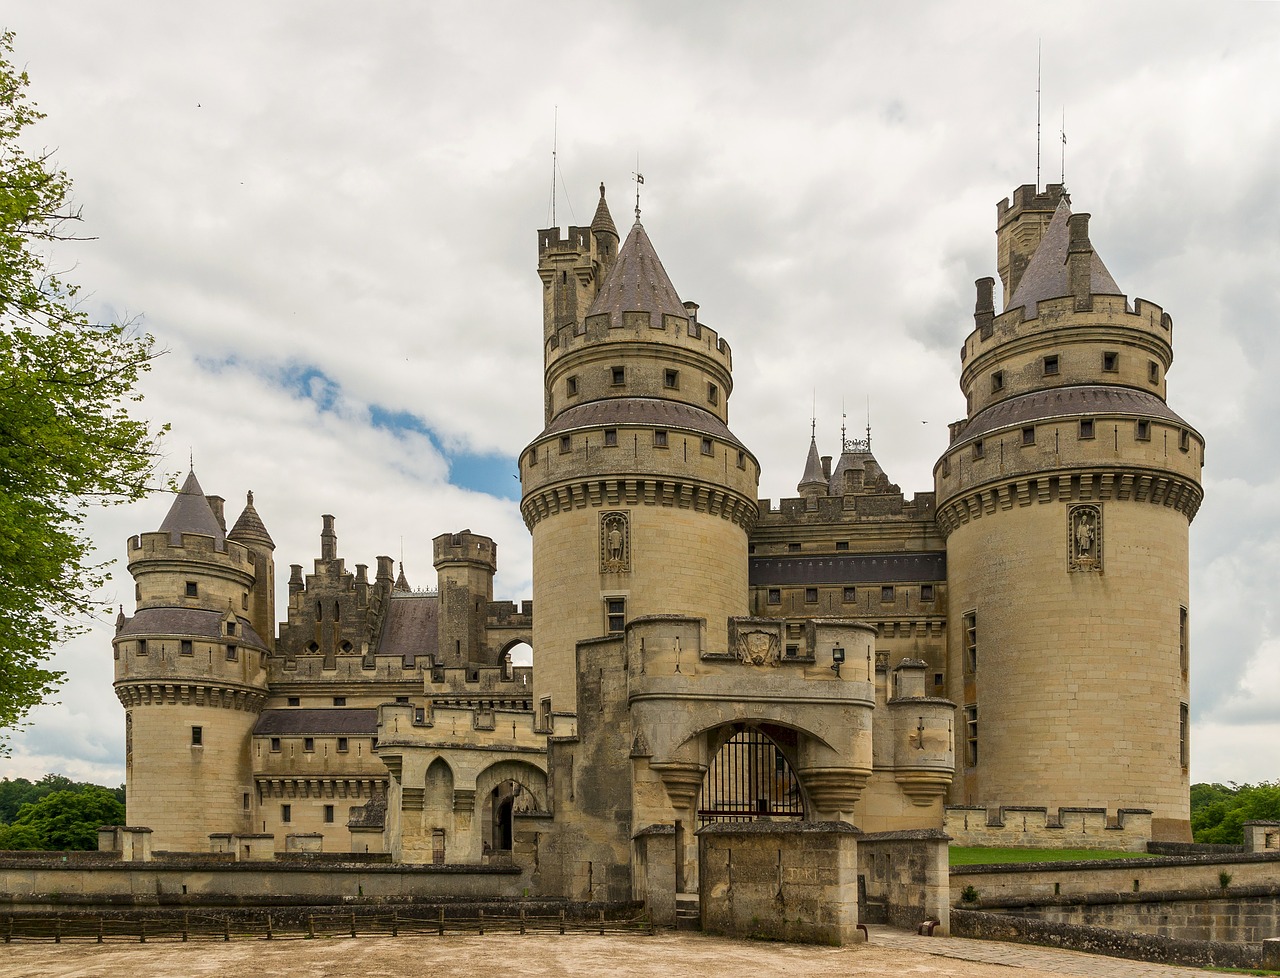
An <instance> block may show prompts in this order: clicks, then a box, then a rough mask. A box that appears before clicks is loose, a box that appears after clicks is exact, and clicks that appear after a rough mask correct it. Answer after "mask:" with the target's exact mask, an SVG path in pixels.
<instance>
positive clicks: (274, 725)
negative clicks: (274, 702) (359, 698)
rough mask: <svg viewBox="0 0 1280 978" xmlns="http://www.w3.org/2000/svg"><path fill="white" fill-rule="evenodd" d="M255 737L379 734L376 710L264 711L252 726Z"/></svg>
mask: <svg viewBox="0 0 1280 978" xmlns="http://www.w3.org/2000/svg"><path fill="white" fill-rule="evenodd" d="M253 733H254V736H255V737H260V736H264V735H269V736H278V735H281V734H308V735H311V734H339V735H350V736H353V737H373V736H376V735H377V733H378V711H377V710H356V709H341V708H339V709H320V710H313V709H292V710H288V709H286V710H263V711H262V713H261V714H260V715H259V716H258V722H257V723H255V724H254V725H253Z"/></svg>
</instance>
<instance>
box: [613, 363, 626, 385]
mask: <svg viewBox="0 0 1280 978" xmlns="http://www.w3.org/2000/svg"><path fill="white" fill-rule="evenodd" d="M609 382H610V383H611V384H613V386H614V387H621V386H622V385H623V384H625V383H626V382H627V368H626V367H610V368H609Z"/></svg>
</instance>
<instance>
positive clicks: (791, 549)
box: [787, 543, 800, 554]
mask: <svg viewBox="0 0 1280 978" xmlns="http://www.w3.org/2000/svg"><path fill="white" fill-rule="evenodd" d="M799 552H800V544H798V543H788V544H787V553H789V554H798V553H799Z"/></svg>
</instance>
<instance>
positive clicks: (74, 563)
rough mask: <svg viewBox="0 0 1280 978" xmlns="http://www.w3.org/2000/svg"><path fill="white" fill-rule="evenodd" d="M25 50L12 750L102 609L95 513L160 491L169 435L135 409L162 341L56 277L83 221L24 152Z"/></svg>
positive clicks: (11, 107)
mask: <svg viewBox="0 0 1280 978" xmlns="http://www.w3.org/2000/svg"><path fill="white" fill-rule="evenodd" d="M12 54H13V35H12V34H11V33H5V34H3V35H0V755H3V754H5V753H7V747H8V734H7V731H11V730H12V728H13V727H15V726H17V725H19V724H21V723H22V721H23V718H24V717H25V716H26V714H27V712H28V711H29V710H30V709H31V708H32V707H33V706H35V705H37V704H38V703H40V702H42V701H44V700H45V699H47V698H48V697H49V696H51V695H52V694H53V692H54V691H55V690H56V689H57V687H58V685H59V684H60V683H61V681H62V679H63V674H62V673H60V672H58V671H56V670H53V669H50V668H48V666H47V662H48V659H49V657H50V655H51V654H52V651H53V649H54V648H55V647H56V646H57V645H59V644H60V643H62V642H64V641H66V640H67V639H68V638H70V637H72V636H73V635H76V634H78V633H79V632H81V631H83V630H84V629H85V628H86V627H87V619H88V618H89V617H90V616H91V615H92V614H94V613H95V612H97V611H100V610H101V609H99V608H97V607H95V603H94V599H93V594H94V591H95V590H96V589H97V587H98V586H99V585H100V584H101V583H102V582H103V581H104V580H105V579H106V577H107V574H106V571H105V565H103V564H96V563H94V561H93V559H92V545H91V544H90V541H89V539H88V537H87V535H86V533H85V526H84V521H85V516H86V513H87V510H88V507H90V506H92V505H95V504H110V503H120V502H127V501H130V500H136V499H138V498H140V497H141V496H142V495H143V494H144V493H145V492H146V491H147V488H148V482H149V481H150V480H151V478H152V476H153V473H154V469H155V465H156V461H157V457H158V455H157V450H158V445H157V441H158V437H159V432H160V431H163V430H164V429H163V428H160V429H153V427H152V426H151V425H150V424H149V423H148V422H146V421H141V420H138V419H136V418H134V417H132V416H131V415H130V414H129V411H128V408H129V406H130V404H131V403H132V402H135V401H137V400H139V398H140V397H141V395H140V394H139V392H138V389H137V383H138V379H139V376H140V375H141V373H142V372H144V371H146V370H147V369H148V368H149V367H150V364H151V361H152V359H153V358H154V356H155V351H154V347H153V342H152V339H151V337H150V336H147V335H145V334H142V333H139V332H137V331H136V330H134V329H133V328H131V327H130V326H129V325H127V324H126V325H120V324H103V323H97V322H94V321H92V320H91V319H90V318H89V316H88V315H87V313H86V312H85V311H84V310H83V309H82V308H81V307H80V300H79V298H78V295H77V288H76V286H74V285H71V284H70V283H68V282H66V281H65V280H64V279H63V278H61V277H60V276H59V275H57V274H56V273H55V272H54V271H53V270H52V267H51V264H50V263H51V260H52V258H51V255H50V250H51V248H53V247H55V246H56V245H57V243H58V242H64V241H68V240H74V239H75V234H74V228H75V227H76V226H77V225H76V222H78V221H79V220H80V213H79V210H78V209H77V208H75V207H74V206H73V205H72V204H71V181H70V179H69V178H68V177H67V175H66V173H64V172H62V171H61V170H58V169H57V168H56V167H55V166H54V165H53V163H52V155H51V153H50V152H49V151H43V152H40V153H36V154H34V155H30V154H28V153H27V152H26V151H25V150H24V148H23V146H22V145H21V137H22V136H23V133H24V131H25V130H27V129H28V127H30V126H31V125H33V124H34V123H36V122H37V121H38V120H39V119H41V118H42V114H41V113H40V112H39V111H37V109H36V107H35V105H34V104H33V103H32V102H30V101H29V100H28V98H27V94H26V89H27V85H28V79H27V75H26V73H25V72H21V71H18V70H17V69H16V68H15V67H14V66H13V64H12V63H11V61H10V58H11V56H12Z"/></svg>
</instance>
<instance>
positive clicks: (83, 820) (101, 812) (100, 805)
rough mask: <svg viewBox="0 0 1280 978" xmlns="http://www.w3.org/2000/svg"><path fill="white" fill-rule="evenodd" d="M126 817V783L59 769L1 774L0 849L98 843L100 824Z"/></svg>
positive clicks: (116, 822)
mask: <svg viewBox="0 0 1280 978" xmlns="http://www.w3.org/2000/svg"><path fill="white" fill-rule="evenodd" d="M124 821H125V819H124V785H120V787H118V788H104V787H102V785H98V784H89V783H87V782H83V781H72V780H71V779H70V778H64V777H63V776H62V775H60V774H46V775H45V776H44V777H43V778H41V779H40V780H39V781H28V780H27V779H26V778H4V779H2V780H0V849H54V850H66V849H97V848H98V828H99V826H102V825H123V824H124Z"/></svg>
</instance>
